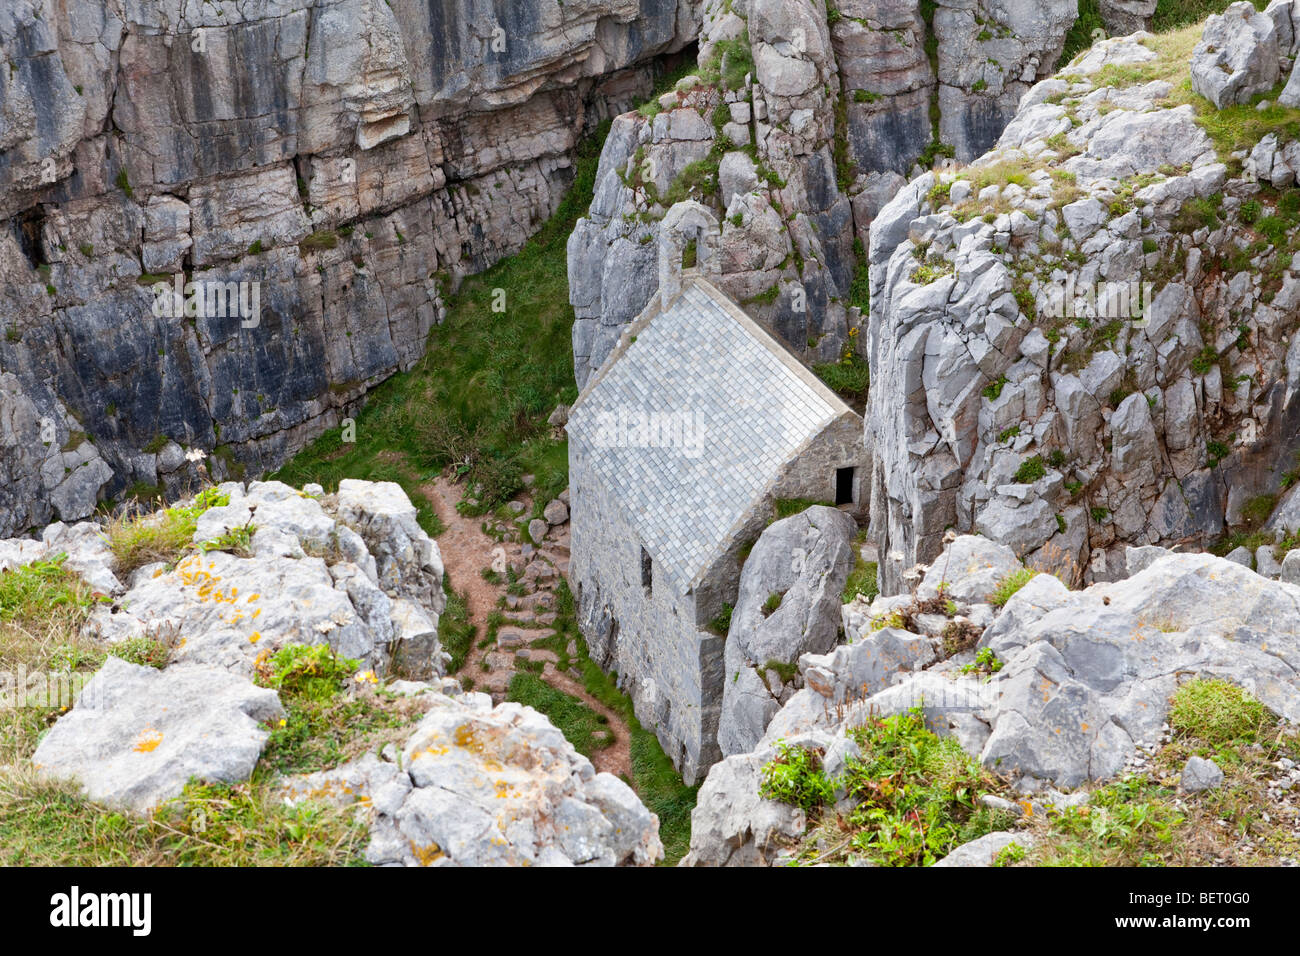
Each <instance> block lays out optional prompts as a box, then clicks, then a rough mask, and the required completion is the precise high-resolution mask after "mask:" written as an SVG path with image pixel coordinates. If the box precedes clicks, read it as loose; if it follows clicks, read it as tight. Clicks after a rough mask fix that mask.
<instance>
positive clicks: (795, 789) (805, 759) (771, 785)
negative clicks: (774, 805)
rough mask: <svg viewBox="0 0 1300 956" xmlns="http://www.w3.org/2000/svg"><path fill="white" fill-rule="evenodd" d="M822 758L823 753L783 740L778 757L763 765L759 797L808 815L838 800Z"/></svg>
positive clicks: (779, 746)
mask: <svg viewBox="0 0 1300 956" xmlns="http://www.w3.org/2000/svg"><path fill="white" fill-rule="evenodd" d="M822 755H823V754H822V751H820V750H814V749H811V748H807V747H795V746H792V745H790V744H787V743H786V742H785V741H781V742H780V743H778V744H777V756H776V758H775V759H773V760H771V761H770V762H768V763H766V764H764V765H763V770H762V779H761V782H760V783H759V789H758V792H759V795H760V796H762V797H763V798H764V799H767V800H777V801H780V802H781V803H788V804H790V805H791V806H794V807H799V808H800V809H802V810H804V811H805V812H809V811H812V810H815V809H816V808H818V807H820V806H822V805H823V804H825V803H830V802H831V801H833V800H834V799H835V788H834V787H833V786H832V785H831V782H830V781H829V780H827V779H826V774H825V773H824V772H823V771H822V759H821V758H822Z"/></svg>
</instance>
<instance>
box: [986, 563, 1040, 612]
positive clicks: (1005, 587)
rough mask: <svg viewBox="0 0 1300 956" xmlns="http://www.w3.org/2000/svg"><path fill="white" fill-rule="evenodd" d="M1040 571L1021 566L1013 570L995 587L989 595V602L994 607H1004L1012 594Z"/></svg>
mask: <svg viewBox="0 0 1300 956" xmlns="http://www.w3.org/2000/svg"><path fill="white" fill-rule="evenodd" d="M1037 574H1038V572H1037V571H1035V570H1034V569H1033V568H1020V569H1019V570H1018V571H1012V572H1011V573H1010V574H1008V575H1007V576H1006V577H1004V578H1003V579H1002V580H1001V581H999V582H998V586H997V587H996V588H994V590H993V593H992V594H990V595H989V603H990V604H992V605H993V606H994V607H1004V606H1005V605H1006V603H1007V602H1008V601H1010V600H1011V598H1012V596H1013V595H1014V594H1015V593H1016V592H1017V591H1019V590H1020V589H1021V588H1023V587H1024V586H1025V585H1026V584H1028V583H1029V582H1030V581H1031V580H1033V578H1034V577H1035V576H1037Z"/></svg>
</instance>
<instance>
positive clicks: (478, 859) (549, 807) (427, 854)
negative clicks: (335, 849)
mask: <svg viewBox="0 0 1300 956" xmlns="http://www.w3.org/2000/svg"><path fill="white" fill-rule="evenodd" d="M428 703H429V706H430V710H429V712H428V713H427V714H426V715H425V717H424V718H423V719H422V720H421V721H420V723H419V725H418V726H417V727H416V729H415V731H414V732H413V733H412V734H411V736H410V737H409V738H408V739H407V742H406V744H405V746H404V747H403V749H402V753H401V762H400V764H398V766H399V767H400V768H401V770H402V774H401V776H402V777H405V778H406V779H405V781H403V780H402V779H400V778H398V777H396V776H395V775H394V774H393V773H392V771H391V770H387V769H382V768H381V769H380V771H379V772H376V771H375V769H374V767H373V766H371V768H370V770H368V771H366V772H365V773H363V774H362V777H363V779H362V780H361V784H362V786H361V788H358V787H353V789H352V791H351V792H350V793H349V794H348V796H349V797H350V798H351V799H352V800H361V799H362V798H368V803H367V805H366V810H367V811H368V812H369V814H370V825H371V840H370V844H369V846H368V847H367V849H366V859H367V860H369V861H370V862H371V863H374V864H379V865H394V864H397V865H405V866H430V865H438V866H521V865H526V866H574V865H579V866H582V865H587V866H620V865H629V866H650V865H653V864H654V863H655V862H657V861H658V860H659V859H660V858H662V856H663V845H662V844H661V843H660V842H659V821H658V819H657V818H656V817H655V816H654V814H652V813H650V812H649V811H648V810H647V809H646V808H645V806H644V805H643V804H642V803H641V801H640V799H639V798H638V797H637V796H636V794H635V793H634V792H633V791H632V789H631V788H630V787H629V786H628V785H627V784H625V783H624V782H623V781H621V780H619V779H618V778H617V777H615V776H613V775H611V774H608V773H599V774H598V773H596V771H595V769H594V768H593V767H592V766H591V762H590V761H588V760H587V758H586V757H583V756H582V755H581V754H579V753H578V752H577V751H576V750H574V749H573V745H572V744H570V743H569V742H568V741H567V740H566V739H565V738H564V735H563V734H562V733H560V731H559V730H557V729H556V728H555V727H554V726H553V725H552V724H551V722H550V721H548V720H547V719H546V718H545V717H544V716H543V715H541V714H539V713H538V712H537V711H535V710H533V709H532V708H531V707H524V706H522V705H520V704H516V703H505V704H501V705H499V706H497V707H495V708H494V707H492V702H491V699H490V698H489V697H488V696H487V695H485V694H464V695H461V696H460V697H454V698H453V697H446V696H443V695H430V698H429V700H428ZM363 759H364V758H363ZM362 769H363V770H364V769H365V768H362ZM339 772H343V773H344V775H348V774H350V775H352V776H357V773H356V770H355V768H351V769H348V770H346V771H345V770H344V768H339ZM296 789H297V790H298V791H299V792H301V791H304V790H305V791H310V789H311V782H310V781H308V782H307V783H306V784H302V783H299V784H298V785H297V786H296Z"/></svg>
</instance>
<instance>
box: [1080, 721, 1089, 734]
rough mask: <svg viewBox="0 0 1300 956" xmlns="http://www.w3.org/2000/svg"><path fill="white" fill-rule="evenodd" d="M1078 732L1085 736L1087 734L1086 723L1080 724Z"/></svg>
mask: <svg viewBox="0 0 1300 956" xmlns="http://www.w3.org/2000/svg"><path fill="white" fill-rule="evenodd" d="M1079 730H1080V731H1082V732H1083V733H1085V734H1086V733H1087V732H1088V725H1087V724H1086V723H1083V724H1080V725H1079Z"/></svg>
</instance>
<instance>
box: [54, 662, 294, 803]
mask: <svg viewBox="0 0 1300 956" xmlns="http://www.w3.org/2000/svg"><path fill="white" fill-rule="evenodd" d="M283 715H284V709H283V708H282V707H281V706H280V699H279V696H278V695H277V694H276V693H275V691H273V690H269V689H267V688H263V687H256V686H254V685H253V684H252V683H251V682H250V681H249V680H247V679H246V678H243V677H240V676H238V675H236V674H232V673H230V672H229V671H227V670H225V669H223V668H219V667H207V666H197V665H185V664H177V665H174V666H172V667H169V668H167V669H166V670H163V671H159V670H155V669H154V668H151V667H140V666H138V665H135V664H130V663H128V662H126V661H124V660H122V659H121V658H118V657H110V658H108V660H107V661H106V662H105V663H104V666H103V667H102V668H100V670H99V673H97V674H96V675H95V677H94V678H93V679H92V680H91V681H90V682H89V683H88V684H87V685H86V686H85V688H84V689H83V690H82V692H81V696H80V697H79V698H78V700H77V704H76V706H75V707H73V709H72V710H71V711H69V712H68V713H67V714H66V715H65V716H63V717H61V718H60V719H59V721H58V722H57V723H56V724H55V725H54V726H53V727H52V728H51V729H50V731H49V733H48V734H46V735H45V737H44V739H42V740H41V743H40V746H38V747H37V748H36V752H35V753H34V754H33V755H32V763H33V764H34V765H35V766H36V768H37V770H38V771H40V772H41V773H42V774H46V775H49V776H52V777H61V778H75V779H76V780H78V781H80V783H81V786H82V789H83V791H84V792H85V794H86V796H87V797H88V798H89V799H91V800H93V801H95V802H97V803H103V804H107V805H110V806H118V807H124V808H126V809H130V810H135V811H140V812H143V811H146V810H148V809H150V808H152V807H155V806H157V805H158V804H160V803H162V802H164V801H166V800H169V799H171V798H173V797H176V796H179V795H180V793H181V790H182V789H183V788H184V787H185V784H186V783H187V782H188V781H189V780H190V778H192V777H194V778H197V779H199V780H205V781H209V782H222V783H238V782H239V781H241V780H247V779H248V777H249V775H250V774H251V773H252V772H253V767H254V765H255V764H256V763H257V758H258V757H259V756H260V755H261V753H262V747H263V745H264V744H265V743H266V738H267V733H268V732H267V729H266V727H265V724H266V723H267V722H268V721H272V720H275V719H277V718H279V717H281V716H283Z"/></svg>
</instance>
